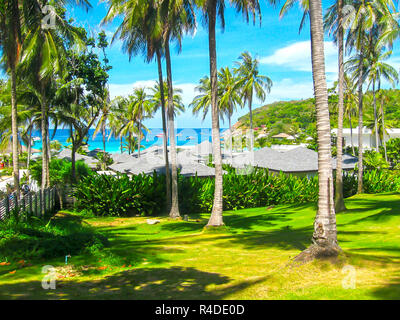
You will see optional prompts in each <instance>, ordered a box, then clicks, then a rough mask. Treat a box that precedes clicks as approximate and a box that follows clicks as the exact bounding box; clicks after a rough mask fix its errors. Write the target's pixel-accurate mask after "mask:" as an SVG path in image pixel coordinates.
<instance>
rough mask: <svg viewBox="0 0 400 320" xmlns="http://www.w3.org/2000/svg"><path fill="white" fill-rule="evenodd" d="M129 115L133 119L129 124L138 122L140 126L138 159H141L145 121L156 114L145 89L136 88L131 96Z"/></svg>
mask: <svg viewBox="0 0 400 320" xmlns="http://www.w3.org/2000/svg"><path fill="white" fill-rule="evenodd" d="M128 113H129V115H130V119H131V121H130V122H129V123H133V122H136V123H137V125H138V128H137V129H138V133H137V139H138V157H139V158H140V149H141V145H140V141H141V139H142V136H143V132H142V129H143V128H142V125H143V120H144V119H146V118H150V117H151V116H152V115H153V113H154V108H153V105H152V104H151V101H150V97H149V96H148V95H147V94H146V89H145V88H136V89H135V90H134V91H133V95H131V96H130V104H129V105H128ZM132 121H133V122H132Z"/></svg>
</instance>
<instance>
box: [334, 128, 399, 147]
mask: <svg viewBox="0 0 400 320" xmlns="http://www.w3.org/2000/svg"><path fill="white" fill-rule="evenodd" d="M386 131H387V134H385V141H388V140H389V139H394V138H400V129H398V128H396V129H386ZM332 133H333V134H335V135H336V136H337V129H332ZM343 139H344V147H351V145H352V144H353V146H355V147H357V146H358V127H356V128H353V130H350V129H349V128H343ZM352 141H353V143H352ZM362 144H363V148H365V149H373V148H375V147H376V140H375V134H373V133H372V130H371V129H368V128H366V127H364V128H363V130H362Z"/></svg>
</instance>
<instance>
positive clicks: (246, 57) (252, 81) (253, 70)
mask: <svg viewBox="0 0 400 320" xmlns="http://www.w3.org/2000/svg"><path fill="white" fill-rule="evenodd" d="M258 64H259V61H258V59H256V58H254V59H253V57H252V56H251V54H250V53H249V52H247V51H246V52H243V53H242V54H241V55H240V57H239V62H236V65H237V68H236V69H235V75H236V76H237V77H238V85H239V87H240V88H241V91H242V98H243V99H244V102H247V103H248V106H249V115H250V132H251V140H250V150H253V148H254V133H253V112H252V104H253V95H254V93H255V96H256V98H257V99H258V100H260V101H261V102H264V100H265V96H266V93H269V92H270V91H271V87H272V80H271V79H270V78H269V77H267V76H263V75H261V74H259V69H258Z"/></svg>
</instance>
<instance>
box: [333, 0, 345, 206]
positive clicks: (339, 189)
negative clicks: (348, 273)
mask: <svg viewBox="0 0 400 320" xmlns="http://www.w3.org/2000/svg"><path fill="white" fill-rule="evenodd" d="M342 8H343V0H338V67H339V79H338V82H339V83H338V85H339V88H338V89H339V90H338V91H339V92H338V96H339V101H338V133H337V143H336V149H337V157H336V188H335V189H336V190H335V211H336V212H342V211H345V210H346V206H345V204H344V196H343V168H342V164H343V113H344V106H343V104H344V103H343V83H344V68H343V16H342Z"/></svg>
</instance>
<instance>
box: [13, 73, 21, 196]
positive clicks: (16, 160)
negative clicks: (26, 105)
mask: <svg viewBox="0 0 400 320" xmlns="http://www.w3.org/2000/svg"><path fill="white" fill-rule="evenodd" d="M11 131H12V153H13V176H14V187H15V192H16V193H17V198H19V194H20V186H19V152H18V111H17V77H16V75H15V67H12V68H11Z"/></svg>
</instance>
